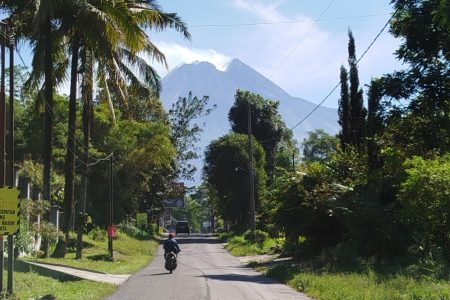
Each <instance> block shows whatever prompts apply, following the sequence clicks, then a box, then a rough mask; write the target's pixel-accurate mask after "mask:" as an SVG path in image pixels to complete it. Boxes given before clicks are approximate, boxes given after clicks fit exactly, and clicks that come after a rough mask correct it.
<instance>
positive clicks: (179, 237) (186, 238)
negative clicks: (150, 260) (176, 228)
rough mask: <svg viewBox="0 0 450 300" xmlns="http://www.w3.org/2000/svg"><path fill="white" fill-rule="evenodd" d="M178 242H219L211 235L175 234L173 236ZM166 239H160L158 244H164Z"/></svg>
mask: <svg viewBox="0 0 450 300" xmlns="http://www.w3.org/2000/svg"><path fill="white" fill-rule="evenodd" d="M175 239H176V240H177V242H178V244H180V245H182V244H220V243H221V241H220V240H219V239H216V238H213V237H211V236H189V235H177V236H176V237H175ZM165 240H166V239H162V240H161V241H160V244H164V242H165Z"/></svg>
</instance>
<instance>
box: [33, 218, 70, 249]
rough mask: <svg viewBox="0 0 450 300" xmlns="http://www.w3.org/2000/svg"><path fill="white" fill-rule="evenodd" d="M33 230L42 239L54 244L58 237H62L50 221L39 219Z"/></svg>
mask: <svg viewBox="0 0 450 300" xmlns="http://www.w3.org/2000/svg"><path fill="white" fill-rule="evenodd" d="M34 230H35V231H36V232H37V233H39V234H40V235H41V236H42V239H44V240H47V241H48V242H49V244H55V243H56V241H57V240H58V239H60V238H62V239H63V238H64V236H63V234H62V233H61V232H60V231H59V230H58V228H56V226H55V224H53V223H50V222H43V221H41V223H40V224H39V226H38V225H37V224H35V227H34Z"/></svg>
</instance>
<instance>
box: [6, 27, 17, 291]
mask: <svg viewBox="0 0 450 300" xmlns="http://www.w3.org/2000/svg"><path fill="white" fill-rule="evenodd" d="M7 33H8V37H9V41H8V42H9V141H8V143H9V153H8V159H9V185H10V186H14V185H15V180H14V179H15V178H14V177H15V176H14V43H15V40H14V31H13V28H12V27H9V28H8V30H7ZM13 272H14V235H12V234H10V235H8V293H12V292H13V279H14V278H13Z"/></svg>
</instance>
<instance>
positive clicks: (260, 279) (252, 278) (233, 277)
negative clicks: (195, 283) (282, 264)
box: [197, 274, 279, 284]
mask: <svg viewBox="0 0 450 300" xmlns="http://www.w3.org/2000/svg"><path fill="white" fill-rule="evenodd" d="M197 277H204V278H207V279H211V280H221V281H240V282H252V283H259V284H278V283H279V282H278V281H276V280H273V279H270V278H267V277H264V276H263V275H243V274H217V275H199V276H197Z"/></svg>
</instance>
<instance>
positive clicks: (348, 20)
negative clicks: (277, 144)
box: [16, 0, 401, 107]
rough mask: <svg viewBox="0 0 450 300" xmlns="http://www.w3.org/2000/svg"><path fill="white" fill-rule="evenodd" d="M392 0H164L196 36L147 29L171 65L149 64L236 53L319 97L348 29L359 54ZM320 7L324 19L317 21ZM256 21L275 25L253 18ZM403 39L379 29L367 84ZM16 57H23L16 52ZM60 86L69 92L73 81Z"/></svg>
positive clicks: (221, 60) (334, 79)
mask: <svg viewBox="0 0 450 300" xmlns="http://www.w3.org/2000/svg"><path fill="white" fill-rule="evenodd" d="M389 2H390V0H372V1H361V0H276V1H273V0H272V1H269V0H189V1H185V0H183V1H180V0H177V1H175V0H166V1H160V2H159V3H160V5H161V7H162V9H163V10H164V11H166V12H175V13H177V14H178V15H179V16H180V17H181V18H182V19H183V20H184V21H185V22H186V23H187V25H188V27H189V31H190V32H191V34H192V39H191V41H187V40H184V39H183V38H182V37H181V35H180V34H179V33H177V32H175V31H173V30H170V29H169V30H166V31H164V32H149V34H150V36H151V38H152V40H153V41H154V43H155V44H156V45H157V46H158V47H159V48H160V50H161V51H163V52H164V53H165V54H166V59H167V62H168V65H169V69H168V70H167V69H164V68H163V67H162V66H160V65H158V64H156V63H155V62H151V63H152V64H153V65H154V66H155V67H156V69H157V70H158V72H159V73H160V75H161V76H165V75H166V74H167V72H169V71H170V70H171V69H173V68H175V67H176V66H178V65H179V64H182V63H192V62H193V61H209V62H211V63H213V64H214V65H216V67H218V68H219V69H220V68H224V66H225V65H226V64H227V62H229V61H230V60H231V59H233V58H238V59H240V60H241V61H243V62H244V63H246V64H248V65H249V66H251V67H252V68H254V69H255V70H257V71H258V72H260V73H261V74H263V75H264V76H266V77H268V78H270V79H271V80H272V81H273V82H275V83H276V84H278V85H279V86H280V87H281V88H283V89H284V90H285V91H287V92H288V93H289V94H291V95H292V96H295V97H301V98H304V99H307V100H309V101H311V102H314V103H318V102H320V101H321V100H322V99H323V98H324V97H325V96H326V95H327V94H328V93H329V92H330V91H331V89H332V88H333V87H334V86H335V85H336V84H337V83H338V80H339V68H340V66H341V65H342V64H346V60H347V43H348V36H347V30H348V28H351V29H352V31H353V34H354V37H355V40H356V51H357V56H358V57H359V55H361V54H362V53H363V51H364V50H365V49H366V48H367V47H368V45H369V44H370V43H371V42H372V40H373V39H374V37H375V36H376V35H377V34H378V32H379V31H380V30H381V28H382V27H383V26H384V24H385V23H386V21H387V20H388V19H389V18H390V14H391V13H392V11H393V9H392V7H391V6H390V4H389ZM327 8H328V9H327ZM325 10H326V12H325ZM324 12H325V13H324ZM323 13H324V14H323ZM322 14H323V16H322V20H321V21H319V22H314V20H316V19H318V18H319V17H320V16H321V15H322ZM297 21H298V22H297ZM255 23H276V24H261V25H248V24H255ZM244 24H247V25H244ZM308 32H309V33H308ZM307 33H308V34H307ZM399 43H400V41H399V40H396V39H394V38H393V37H392V36H391V35H390V34H389V32H388V30H386V31H385V32H384V33H383V34H382V35H381V36H380V38H379V39H378V40H377V42H376V43H375V44H374V45H373V46H372V48H371V49H370V51H369V52H368V53H367V54H366V56H365V57H364V59H363V60H362V61H361V62H360V64H359V73H360V82H361V84H367V83H369V82H370V79H371V78H372V77H377V76H381V75H382V74H385V73H390V72H392V71H394V70H396V69H400V68H401V64H400V63H399V62H398V61H397V60H396V59H395V56H394V54H393V53H394V51H395V50H396V49H397V48H398V45H399ZM19 51H20V53H21V54H22V57H23V58H24V60H25V62H26V64H27V65H30V61H31V59H30V55H31V54H30V51H29V49H28V47H27V45H24V44H21V45H19ZM16 62H17V63H21V61H20V60H19V58H18V57H17V55H16ZM60 90H61V91H62V92H63V93H66V94H67V93H68V85H67V84H65V85H64V86H63V87H60ZM338 98H339V90H337V91H336V92H335V93H334V94H333V95H332V96H331V97H329V99H328V100H327V101H326V102H325V103H324V105H325V106H329V107H337V100H338Z"/></svg>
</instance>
